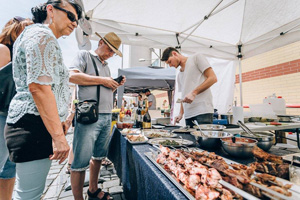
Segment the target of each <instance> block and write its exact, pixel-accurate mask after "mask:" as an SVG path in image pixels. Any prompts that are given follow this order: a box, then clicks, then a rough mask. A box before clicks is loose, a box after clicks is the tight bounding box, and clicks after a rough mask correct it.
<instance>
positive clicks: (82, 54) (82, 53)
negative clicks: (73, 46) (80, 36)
mask: <svg viewBox="0 0 300 200" xmlns="http://www.w3.org/2000/svg"><path fill="white" fill-rule="evenodd" d="M77 56H78V57H80V58H82V59H84V60H86V59H88V56H89V51H87V50H83V49H82V50H79V51H78V53H77Z"/></svg>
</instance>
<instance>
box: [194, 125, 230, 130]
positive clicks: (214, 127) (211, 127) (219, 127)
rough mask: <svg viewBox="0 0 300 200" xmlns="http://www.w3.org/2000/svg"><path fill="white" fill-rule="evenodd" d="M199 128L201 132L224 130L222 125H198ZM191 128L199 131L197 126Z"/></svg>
mask: <svg viewBox="0 0 300 200" xmlns="http://www.w3.org/2000/svg"><path fill="white" fill-rule="evenodd" d="M199 126H200V128H201V130H203V131H222V130H223V129H225V128H226V127H225V126H224V125H219V124H199ZM193 128H195V129H199V128H198V126H194V127H193Z"/></svg>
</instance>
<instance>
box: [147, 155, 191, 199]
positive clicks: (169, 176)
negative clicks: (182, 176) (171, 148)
mask: <svg viewBox="0 0 300 200" xmlns="http://www.w3.org/2000/svg"><path fill="white" fill-rule="evenodd" d="M145 156H146V157H147V158H148V159H149V160H150V161H151V162H152V163H153V164H154V165H155V166H156V167H157V168H158V169H159V170H160V171H161V172H162V173H163V174H164V175H165V176H166V177H167V178H168V179H169V180H170V181H171V182H172V183H173V184H174V185H175V186H176V187H177V188H178V189H179V190H180V191H181V192H182V193H183V194H184V195H185V196H186V197H187V198H188V199H191V200H195V197H193V195H191V194H190V193H189V192H188V191H187V190H185V189H184V188H183V187H182V185H181V184H180V183H178V182H177V181H176V180H175V179H174V178H173V177H172V175H171V174H169V173H168V172H167V171H166V170H164V169H163V168H162V166H161V165H160V164H158V163H157V162H156V161H155V160H156V159H155V158H154V156H156V155H155V154H153V153H151V152H146V153H145Z"/></svg>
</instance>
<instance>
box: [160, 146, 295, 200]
mask: <svg viewBox="0 0 300 200" xmlns="http://www.w3.org/2000/svg"><path fill="white" fill-rule="evenodd" d="M189 149H190V150H193V151H199V152H202V151H205V150H203V149H199V148H195V147H192V148H189ZM218 156H219V155H218ZM220 157H222V158H223V159H224V161H225V162H226V163H227V164H229V165H230V164H241V163H238V162H235V161H233V160H230V159H228V158H224V157H223V156H220ZM157 164H158V163H157ZM254 173H255V174H260V173H259V172H254ZM276 181H280V182H282V183H283V184H292V187H291V188H290V189H289V191H290V192H291V193H292V196H291V197H286V198H285V199H295V200H299V199H300V193H299V192H300V185H297V184H295V183H292V182H290V181H288V180H285V179H282V178H279V177H276ZM295 191H299V192H295ZM249 195H251V194H249ZM253 197H254V196H253ZM255 198H256V197H255Z"/></svg>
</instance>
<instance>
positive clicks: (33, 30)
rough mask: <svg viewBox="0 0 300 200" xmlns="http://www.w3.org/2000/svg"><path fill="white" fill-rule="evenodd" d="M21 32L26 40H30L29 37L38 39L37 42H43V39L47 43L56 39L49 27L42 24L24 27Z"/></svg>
mask: <svg viewBox="0 0 300 200" xmlns="http://www.w3.org/2000/svg"><path fill="white" fill-rule="evenodd" d="M22 34H24V35H23V36H24V37H25V40H26V41H31V39H35V40H38V41H40V43H39V44H43V43H44V42H43V41H44V40H46V43H48V42H49V41H51V40H52V41H57V40H56V37H55V36H54V34H53V32H52V31H51V29H50V28H49V27H47V26H45V25H42V24H33V25H30V26H29V27H25V30H24V31H23V33H22Z"/></svg>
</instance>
